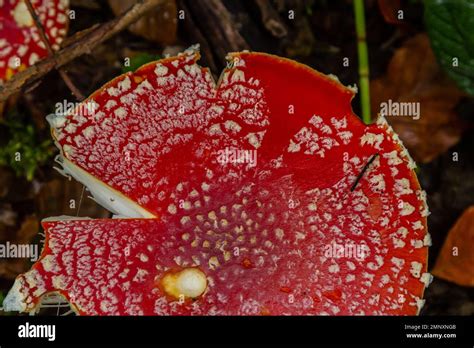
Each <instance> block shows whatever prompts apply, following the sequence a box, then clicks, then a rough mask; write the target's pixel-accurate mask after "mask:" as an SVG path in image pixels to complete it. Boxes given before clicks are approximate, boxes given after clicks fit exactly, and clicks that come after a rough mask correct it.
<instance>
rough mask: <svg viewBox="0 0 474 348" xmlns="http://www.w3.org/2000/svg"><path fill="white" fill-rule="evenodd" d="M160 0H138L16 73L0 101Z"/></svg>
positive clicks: (1, 89) (0, 92)
mask: <svg viewBox="0 0 474 348" xmlns="http://www.w3.org/2000/svg"><path fill="white" fill-rule="evenodd" d="M163 2H164V0H139V1H138V2H137V3H136V4H135V5H134V6H133V7H132V8H130V10H128V11H126V12H124V13H123V14H122V15H120V16H119V17H117V18H115V19H113V20H111V21H109V22H107V23H105V24H103V25H101V26H99V27H97V28H96V29H95V30H92V31H90V32H88V33H87V34H85V35H83V36H82V37H81V39H80V40H77V41H75V42H72V43H71V44H70V45H68V46H66V47H64V48H63V49H61V50H60V51H58V52H56V53H55V54H53V55H52V56H49V57H47V58H45V59H43V60H41V61H39V62H38V63H37V64H35V65H33V66H31V67H29V68H27V69H25V70H23V71H21V72H18V73H17V74H15V75H14V76H13V77H12V78H11V79H10V80H8V81H7V82H6V83H5V84H4V85H3V86H0V102H1V101H4V100H6V99H7V98H8V97H9V96H10V95H11V94H13V93H15V92H18V91H20V90H21V88H22V87H23V86H24V85H25V84H26V83H32V82H34V81H37V80H38V79H40V78H41V77H43V76H44V75H46V74H47V73H48V72H49V71H51V70H52V69H54V68H59V67H61V66H63V65H64V64H66V63H68V62H70V61H71V60H73V59H75V58H77V57H79V56H81V55H83V54H84V53H90V52H91V51H92V49H93V48H94V47H96V46H97V45H99V44H100V43H102V42H104V41H105V40H107V39H109V38H110V37H112V36H113V35H115V34H117V33H118V32H120V31H122V30H123V29H125V28H126V27H127V26H129V25H130V24H132V23H134V22H135V21H136V20H138V18H140V17H141V16H143V15H144V14H145V13H146V12H148V11H149V10H151V9H153V8H155V7H156V6H158V5H160V4H161V3H163Z"/></svg>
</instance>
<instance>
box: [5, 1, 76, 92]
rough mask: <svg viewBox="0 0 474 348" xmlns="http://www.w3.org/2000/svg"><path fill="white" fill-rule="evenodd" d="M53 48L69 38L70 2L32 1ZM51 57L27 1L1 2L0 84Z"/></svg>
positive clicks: (57, 47) (55, 48) (56, 47)
mask: <svg viewBox="0 0 474 348" xmlns="http://www.w3.org/2000/svg"><path fill="white" fill-rule="evenodd" d="M31 4H32V6H33V9H34V10H35V13H36V15H37V16H38V19H39V21H40V22H41V24H42V27H43V29H44V31H45V34H46V36H47V37H48V39H49V42H50V44H51V47H52V49H54V50H57V49H59V45H60V44H61V42H62V40H63V38H64V37H65V36H66V32H67V26H68V16H67V10H68V6H69V0H31ZM47 55H48V50H47V48H46V45H45V43H44V42H43V40H42V39H41V36H40V33H39V30H38V28H37V27H36V25H35V22H34V20H33V17H32V16H31V15H30V12H29V11H28V7H27V5H26V3H25V1H24V0H2V1H0V84H1V83H2V82H4V81H6V80H8V79H9V78H10V77H11V76H12V75H13V74H14V73H15V72H17V71H21V70H23V69H25V68H27V67H28V66H30V65H33V64H35V63H36V62H37V61H38V60H40V59H41V58H44V57H46V56H47Z"/></svg>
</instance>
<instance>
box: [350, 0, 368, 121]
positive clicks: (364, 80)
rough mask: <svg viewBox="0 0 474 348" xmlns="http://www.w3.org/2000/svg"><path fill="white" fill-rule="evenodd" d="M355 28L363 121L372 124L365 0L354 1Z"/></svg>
mask: <svg viewBox="0 0 474 348" xmlns="http://www.w3.org/2000/svg"><path fill="white" fill-rule="evenodd" d="M353 3H354V15H355V26H356V33H357V53H358V57H359V90H360V104H361V109H362V120H363V121H364V123H366V124H369V123H370V122H371V117H370V91H369V54H368V50H367V41H366V40H365V37H366V36H365V14H364V0H353Z"/></svg>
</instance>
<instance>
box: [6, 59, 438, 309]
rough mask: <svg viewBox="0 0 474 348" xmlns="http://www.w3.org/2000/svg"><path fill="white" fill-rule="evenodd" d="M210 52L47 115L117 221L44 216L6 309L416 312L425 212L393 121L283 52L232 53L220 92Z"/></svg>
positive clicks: (171, 62) (71, 166)
mask: <svg viewBox="0 0 474 348" xmlns="http://www.w3.org/2000/svg"><path fill="white" fill-rule="evenodd" d="M198 58H199V54H198V53H197V52H196V51H194V50H189V51H187V52H185V53H183V54H181V55H179V56H177V57H173V58H167V59H164V60H161V61H158V62H154V63H151V64H148V65H146V66H144V67H142V68H140V69H139V70H137V71H136V72H135V73H129V74H125V75H122V76H120V77H118V78H116V79H114V80H113V81H111V82H109V83H108V84H106V85H105V86H104V87H103V88H101V89H100V90H98V91H97V92H95V93H94V94H93V95H92V96H91V97H90V98H88V99H87V100H86V101H85V102H84V105H87V106H88V107H84V108H82V109H81V110H79V109H76V110H75V112H74V113H73V114H70V115H66V116H56V117H53V118H50V122H51V124H52V126H53V137H54V138H55V139H56V141H57V144H58V146H59V147H60V149H61V156H60V160H59V162H60V163H61V164H62V165H63V169H64V172H65V173H67V174H70V175H72V176H74V177H75V178H76V179H78V180H80V181H82V182H83V183H85V184H86V185H88V187H89V189H90V190H91V192H92V194H93V195H94V197H95V198H96V200H98V201H99V202H101V203H102V204H104V205H105V206H106V207H108V208H109V209H111V210H112V211H114V212H115V213H117V214H120V215H122V217H120V216H118V217H117V218H116V219H109V220H107V219H105V220H89V219H88V220H84V219H81V220H78V219H77V218H70V219H59V218H56V219H54V218H52V219H48V220H47V221H45V222H44V223H43V226H44V228H45V230H46V236H47V238H46V242H45V248H44V250H43V252H42V255H41V258H40V260H39V261H38V262H37V263H36V264H35V265H34V266H33V268H32V270H30V271H29V272H27V273H25V274H23V275H20V276H19V277H18V278H17V280H16V283H15V285H14V287H13V289H12V290H11V291H10V293H9V295H8V296H7V298H6V300H5V303H4V306H5V308H7V309H14V310H22V311H32V310H34V309H35V308H37V305H38V303H39V300H40V297H41V296H42V295H44V294H45V293H48V292H52V291H58V292H60V293H62V294H63V295H64V296H65V297H66V298H67V299H68V300H69V301H70V302H71V303H72V304H73V306H74V308H75V309H76V310H77V312H78V313H80V314H86V315H96V314H99V315H117V314H118V315H126V314H147V315H153V314H156V315H162V314H183V315H188V314H189V315H210V314H221V315H232V314H235V315H246V314H252V315H259V314H266V315H268V314H270V315H283V314H289V315H311V314H316V315H317V314H329V315H364V314H367V315H369V314H405V315H410V314H417V313H418V312H419V310H420V308H421V306H422V304H423V300H422V296H423V291H424V288H425V286H426V285H427V284H428V283H429V281H430V279H431V276H430V275H429V274H428V273H426V272H427V271H426V270H427V245H428V244H429V235H428V234H427V231H426V216H427V215H428V210H427V207H426V203H425V197H424V192H423V191H422V190H421V189H420V186H419V184H418V181H417V179H416V176H415V173H414V171H413V168H414V163H413V161H412V160H411V159H410V157H409V155H408V153H407V152H406V150H405V149H404V147H403V145H402V144H401V142H400V141H399V139H398V137H397V135H396V134H395V133H394V132H393V131H392V129H391V128H390V127H389V126H388V124H387V123H386V122H385V120H384V119H383V118H379V120H378V122H377V123H376V124H373V125H369V126H366V125H364V124H363V123H362V122H361V121H360V120H359V119H358V118H357V117H356V116H355V115H354V114H353V112H352V110H351V104H350V103H351V99H352V97H353V95H354V91H353V89H350V88H346V87H344V86H342V85H341V84H340V83H339V82H338V81H337V80H336V79H334V78H331V77H328V76H325V75H322V74H320V73H318V72H316V71H314V70H312V69H310V68H308V67H306V66H304V65H301V64H298V63H296V62H293V61H290V60H287V59H283V58H279V57H275V56H271V55H268V54H262V53H234V54H231V55H230V57H229V62H230V63H231V66H230V67H229V68H227V69H226V70H225V71H224V72H223V74H222V76H221V78H220V80H219V82H218V83H217V86H216V85H215V83H214V81H213V79H212V77H211V75H210V73H209V71H208V70H207V69H204V68H201V67H200V66H198V65H197V64H196V61H197V59H198ZM364 168H365V171H364ZM361 172H364V174H363V175H362V176H360V173H361ZM356 182H357V184H356V185H354V184H355V183H356ZM123 216H126V217H129V218H124V217H123ZM131 217H133V218H131ZM142 217H147V218H142ZM186 270H193V271H192V272H191V273H192V274H191V275H193V276H195V277H194V278H193V277H188V278H186V279H185V277H184V275H183V274H185V273H182V272H183V271H186ZM194 271H195V273H193V272H194ZM187 275H189V274H187ZM201 275H203V276H204V277H205V278H204V279H206V283H205V284H204V288H202V286H203V283H202V278H199V277H200V276H201ZM180 277H181V278H180ZM184 279H185V280H184ZM189 279H192V281H191V280H189ZM188 280H189V281H188ZM196 284H197V285H196ZM183 289H184V290H183ZM186 294H194V295H189V296H188V295H186ZM196 294H197V295H196Z"/></svg>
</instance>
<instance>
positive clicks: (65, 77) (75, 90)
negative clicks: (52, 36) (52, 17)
mask: <svg viewBox="0 0 474 348" xmlns="http://www.w3.org/2000/svg"><path fill="white" fill-rule="evenodd" d="M25 3H26V7H27V8H28V11H29V12H30V15H31V17H33V21H34V22H35V26H36V28H37V29H38V31H39V34H40V37H41V40H42V41H43V43H44V44H45V46H46V49H47V51H48V53H49V55H50V56H53V55H54V51H53V48H52V47H51V43H50V42H49V40H48V37H47V36H46V33H45V32H44V28H43V25H42V24H41V21H40V20H39V18H38V15H37V14H36V11H35V9H34V8H33V5H32V4H31V0H25ZM58 71H59V75H61V78H62V79H63V81H64V83H65V84H66V86H67V87H68V88H69V90H70V91H71V92H72V94H73V95H74V96H75V97H76V99H77V100H79V101H81V100H84V99H85V97H84V95H83V94H82V93H81V91H80V90H79V89H78V88H77V87H76V86H75V85H74V83H73V82H72V80H71V79H70V78H69V76H68V74H67V73H66V72H65V71H64V69H63V68H58Z"/></svg>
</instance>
